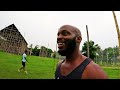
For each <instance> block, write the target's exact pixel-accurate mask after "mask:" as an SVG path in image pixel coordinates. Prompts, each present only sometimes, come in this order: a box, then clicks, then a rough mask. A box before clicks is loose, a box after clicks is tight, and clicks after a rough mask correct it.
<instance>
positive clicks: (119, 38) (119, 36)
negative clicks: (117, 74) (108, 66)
mask: <svg viewBox="0 0 120 90" xmlns="http://www.w3.org/2000/svg"><path fill="white" fill-rule="evenodd" d="M112 13H113V16H114V20H115V25H116V29H117V34H118V43H119V59H120V31H119V27H118V23H117V18H116V15H115V12H114V11H112Z"/></svg>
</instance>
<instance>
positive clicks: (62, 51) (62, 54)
mask: <svg viewBox="0 0 120 90" xmlns="http://www.w3.org/2000/svg"><path fill="white" fill-rule="evenodd" d="M58 53H59V54H60V55H61V56H66V53H65V51H64V50H58Z"/></svg>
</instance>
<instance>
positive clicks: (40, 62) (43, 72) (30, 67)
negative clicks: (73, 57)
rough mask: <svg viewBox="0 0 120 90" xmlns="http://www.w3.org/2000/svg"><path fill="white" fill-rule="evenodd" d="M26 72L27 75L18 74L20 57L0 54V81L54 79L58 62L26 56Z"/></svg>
mask: <svg viewBox="0 0 120 90" xmlns="http://www.w3.org/2000/svg"><path fill="white" fill-rule="evenodd" d="M27 59H28V61H29V62H28V63H26V70H27V71H28V73H29V74H25V73H24V72H18V69H19V68H20V67H22V65H21V55H13V54H9V53H5V52H0V79H54V72H55V68H56V64H57V62H58V60H55V59H52V58H43V57H37V56H27Z"/></svg>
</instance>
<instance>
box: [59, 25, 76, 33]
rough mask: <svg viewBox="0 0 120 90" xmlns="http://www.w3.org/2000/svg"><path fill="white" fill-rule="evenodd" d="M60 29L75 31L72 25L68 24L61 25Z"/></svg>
mask: <svg viewBox="0 0 120 90" xmlns="http://www.w3.org/2000/svg"><path fill="white" fill-rule="evenodd" d="M61 30H68V31H72V32H74V31H75V29H74V27H73V26H70V25H64V26H61V27H60V29H59V31H61Z"/></svg>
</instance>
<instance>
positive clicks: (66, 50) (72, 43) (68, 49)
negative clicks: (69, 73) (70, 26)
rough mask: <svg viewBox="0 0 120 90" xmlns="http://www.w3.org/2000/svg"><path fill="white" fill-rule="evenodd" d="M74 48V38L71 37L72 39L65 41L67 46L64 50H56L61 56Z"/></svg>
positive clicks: (71, 51)
mask: <svg viewBox="0 0 120 90" xmlns="http://www.w3.org/2000/svg"><path fill="white" fill-rule="evenodd" d="M65 45H66V44H65ZM75 48H76V42H75V38H73V39H72V40H69V41H67V48H66V49H64V50H58V53H59V54H60V55H61V56H68V55H71V54H72V53H73V52H74V50H75Z"/></svg>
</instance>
